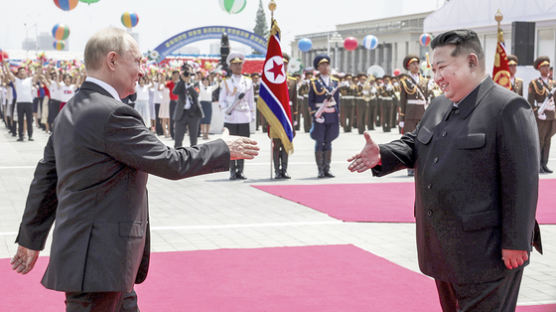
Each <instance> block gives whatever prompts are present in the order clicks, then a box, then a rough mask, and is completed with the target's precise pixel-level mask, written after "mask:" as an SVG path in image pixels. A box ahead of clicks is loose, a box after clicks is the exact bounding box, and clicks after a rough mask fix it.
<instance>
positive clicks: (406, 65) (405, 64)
mask: <svg viewBox="0 0 556 312" xmlns="http://www.w3.org/2000/svg"><path fill="white" fill-rule="evenodd" d="M413 62H417V63H419V57H418V56H417V55H408V56H406V57H404V59H403V68H405V69H406V70H409V64H411V63H413Z"/></svg>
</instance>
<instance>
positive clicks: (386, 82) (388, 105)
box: [378, 75, 395, 132]
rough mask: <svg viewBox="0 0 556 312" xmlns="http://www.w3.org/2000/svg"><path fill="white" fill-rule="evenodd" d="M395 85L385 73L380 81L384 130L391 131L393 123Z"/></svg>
mask: <svg viewBox="0 0 556 312" xmlns="http://www.w3.org/2000/svg"><path fill="white" fill-rule="evenodd" d="M394 97H395V95H394V86H392V83H391V81H390V76H389V75H384V76H383V77H382V79H381V81H380V82H379V87H378V99H379V103H380V109H381V110H380V120H381V125H382V131H384V132H390V130H391V128H392V127H393V125H392V114H393V110H394Z"/></svg>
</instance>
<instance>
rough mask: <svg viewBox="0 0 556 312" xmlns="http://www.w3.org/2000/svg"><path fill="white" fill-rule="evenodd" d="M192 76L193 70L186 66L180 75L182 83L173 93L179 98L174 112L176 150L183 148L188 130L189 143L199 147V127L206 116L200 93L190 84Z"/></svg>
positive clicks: (180, 82)
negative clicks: (200, 101)
mask: <svg viewBox="0 0 556 312" xmlns="http://www.w3.org/2000/svg"><path fill="white" fill-rule="evenodd" d="M191 75H192V74H191V69H190V68H188V67H187V66H184V68H183V69H182V72H181V73H180V81H178V83H177V84H176V86H175V87H174V90H173V91H172V92H173V93H174V94H175V95H177V96H178V105H176V108H175V111H174V112H173V114H174V138H175V141H174V147H175V148H178V147H181V146H183V137H184V136H185V130H186V128H187V130H188V131H189V143H190V144H191V146H194V145H197V137H198V136H199V125H200V124H201V118H203V116H204V115H203V109H202V107H201V104H200V103H199V93H197V91H196V90H195V86H194V85H193V84H192V83H190V81H191Z"/></svg>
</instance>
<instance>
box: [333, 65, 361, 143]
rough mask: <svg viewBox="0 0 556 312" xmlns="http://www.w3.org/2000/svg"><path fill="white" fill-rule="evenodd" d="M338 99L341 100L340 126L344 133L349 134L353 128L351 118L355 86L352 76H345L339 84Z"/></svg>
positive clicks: (353, 108)
mask: <svg viewBox="0 0 556 312" xmlns="http://www.w3.org/2000/svg"><path fill="white" fill-rule="evenodd" d="M338 92H340V99H341V100H342V112H341V113H340V124H341V125H342V127H343V128H344V132H351V129H352V128H353V119H354V118H353V117H354V112H355V104H354V103H355V93H356V92H357V85H356V84H355V83H354V82H353V75H352V74H346V75H345V76H344V78H343V80H342V81H341V82H340V88H339V90H338Z"/></svg>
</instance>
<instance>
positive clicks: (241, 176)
mask: <svg viewBox="0 0 556 312" xmlns="http://www.w3.org/2000/svg"><path fill="white" fill-rule="evenodd" d="M236 178H237V179H239V180H246V179H247V178H246V177H245V176H244V175H243V173H237V174H236Z"/></svg>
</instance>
